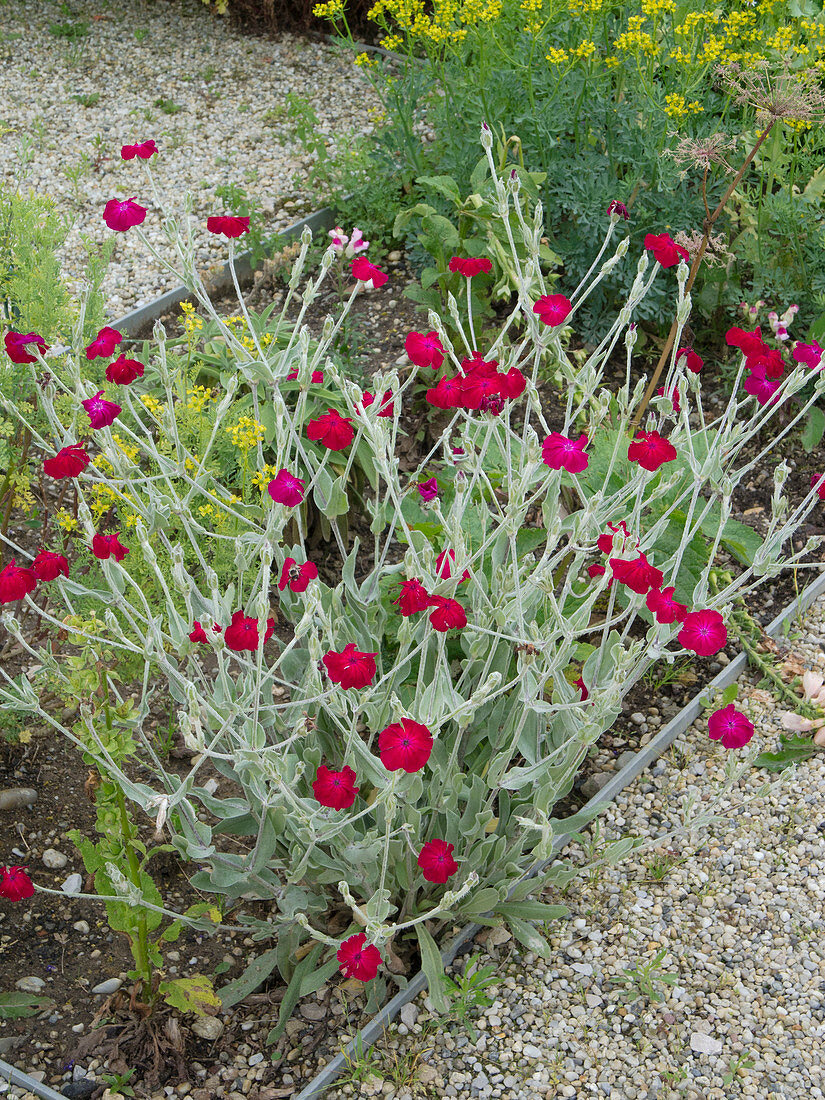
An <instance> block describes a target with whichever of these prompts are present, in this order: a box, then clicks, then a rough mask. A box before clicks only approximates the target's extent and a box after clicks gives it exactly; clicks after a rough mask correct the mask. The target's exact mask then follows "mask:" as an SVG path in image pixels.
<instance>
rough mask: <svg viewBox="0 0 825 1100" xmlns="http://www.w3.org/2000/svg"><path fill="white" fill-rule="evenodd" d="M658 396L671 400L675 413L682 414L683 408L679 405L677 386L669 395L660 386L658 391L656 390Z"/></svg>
mask: <svg viewBox="0 0 825 1100" xmlns="http://www.w3.org/2000/svg"><path fill="white" fill-rule="evenodd" d="M656 396H657V397H668V398H669V399H670V403H671V405H672V406H673V411H674V412H675V413H678V412H681V408H682V406H681V405H680V404H679V390H678V388H677V387H676V386H674V387H673V389H672V390H671V391H670V393H668V394H666V393H665V387H664V386H659V388H658V390H656Z"/></svg>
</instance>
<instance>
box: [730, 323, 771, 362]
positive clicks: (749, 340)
mask: <svg viewBox="0 0 825 1100" xmlns="http://www.w3.org/2000/svg"><path fill="white" fill-rule="evenodd" d="M725 342H726V343H727V344H730V346H731V347H732V348H739V350H740V351H741V352H742V354H743V355H744V356H745V357H746V358H747V357H748V356H750V355H759V354H760V352H761V351H762V350H763V349H764V347H765V344H764V343H763V341H762V329H761V328H759V327H757V328H755V329H754V330H753V332H745V330H744V329H743V328H739V327H738V326H735V327H734V328H729V329H728V331H727V333H726V334H725Z"/></svg>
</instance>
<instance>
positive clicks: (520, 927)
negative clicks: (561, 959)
mask: <svg viewBox="0 0 825 1100" xmlns="http://www.w3.org/2000/svg"><path fill="white" fill-rule="evenodd" d="M520 904H521V905H525V904H526V903H525V902H521V903H520ZM506 919H507V927H508V928H509V929H510V931H511V932H512V933H513V935H514V936H515V937H516V939H517V940H519V942H520V943H522V944H524V946H525V947H526V948H527V950H528V951H532V952H533V954H534V955H538V956H539V958H542V959H552V957H553V949H552V947H551V946H550V944H549V943H548V942H547V940H546V939H545V938H544V936H542V934H541V933H540V932H538V931H537V930H536V929H535V928H534V927H533V926H532V925H531V924H527V923H526V922H525V921H523V920H521V919H520V918H519V917H515V916H508V917H507V918H506Z"/></svg>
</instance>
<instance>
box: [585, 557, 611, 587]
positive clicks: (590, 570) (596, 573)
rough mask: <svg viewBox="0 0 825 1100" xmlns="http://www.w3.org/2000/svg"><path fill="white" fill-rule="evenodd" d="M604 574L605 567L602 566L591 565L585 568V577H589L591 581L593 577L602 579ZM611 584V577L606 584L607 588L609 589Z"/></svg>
mask: <svg viewBox="0 0 825 1100" xmlns="http://www.w3.org/2000/svg"><path fill="white" fill-rule="evenodd" d="M606 572H607V570H606V569H605V567H604V566H603V565H596V564H595V563H594V564H593V565H588V567H587V575H588V577H590V579H591V580H592V579H593V578H594V577H603V576H604V575H605V573H606ZM612 583H613V578H612V577H611V579H610V580H609V581H608V582H607V587H608V588H609V587H610V586H611V584H612Z"/></svg>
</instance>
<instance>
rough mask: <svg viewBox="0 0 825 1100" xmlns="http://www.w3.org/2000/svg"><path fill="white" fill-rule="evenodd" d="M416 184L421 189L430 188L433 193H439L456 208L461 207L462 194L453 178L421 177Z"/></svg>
mask: <svg viewBox="0 0 825 1100" xmlns="http://www.w3.org/2000/svg"><path fill="white" fill-rule="evenodd" d="M415 182H416V184H417V185H418V186H419V187H429V188H430V189H431V190H432V191H437V192H438V194H439V195H443V196H444V198H445V199H450V200H451V201H452V202H454V203H455V204H456V206H460V205H461V193H460V192H459V190H458V184H457V183H456V182H455V180H454V179H453V177H452V176H419V177H418V179H416V181H415Z"/></svg>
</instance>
